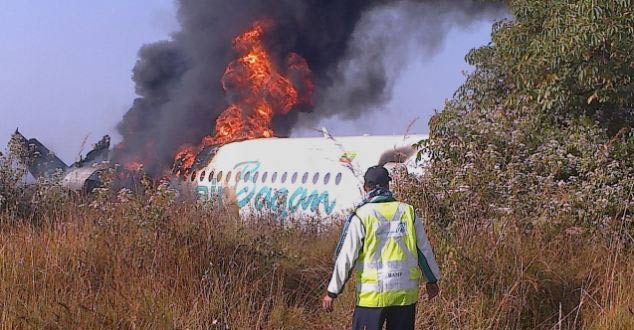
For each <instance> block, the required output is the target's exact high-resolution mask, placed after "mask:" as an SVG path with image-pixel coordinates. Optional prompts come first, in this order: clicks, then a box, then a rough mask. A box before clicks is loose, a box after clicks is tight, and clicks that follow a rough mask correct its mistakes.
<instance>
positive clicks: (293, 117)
mask: <svg viewBox="0 0 634 330" xmlns="http://www.w3.org/2000/svg"><path fill="white" fill-rule="evenodd" d="M177 5H178V20H179V23H180V25H181V30H180V31H178V32H176V33H174V34H173V35H172V37H171V39H170V40H168V41H161V42H158V43H153V44H149V45H145V46H143V47H142V48H141V50H140V51H139V60H138V61H137V64H136V65H135V67H134V69H133V80H134V82H135V84H136V93H137V94H138V96H139V97H138V98H137V99H136V100H134V103H133V105H132V107H131V108H130V110H129V111H128V112H127V113H126V114H125V116H124V117H123V120H122V121H121V122H120V123H119V125H118V126H117V129H118V131H119V133H120V134H121V135H122V137H123V142H122V143H121V144H120V145H119V146H117V148H115V160H116V161H118V162H122V163H126V162H133V161H134V162H142V163H143V164H144V166H145V168H146V170H147V171H148V172H149V173H152V174H161V172H162V171H163V170H165V169H166V168H169V167H170V165H171V163H172V162H173V157H174V153H175V151H176V150H177V149H178V148H179V146H182V145H184V144H197V143H198V142H199V141H200V139H201V138H202V137H203V136H205V135H209V134H213V130H214V124H215V119H216V118H217V117H218V115H219V114H220V113H221V112H222V111H223V110H224V109H225V108H226V106H227V100H226V98H225V95H224V92H223V89H222V85H221V79H222V76H223V73H224V70H225V67H226V66H227V64H228V63H229V62H231V61H232V60H233V59H234V58H235V51H234V49H233V48H232V40H233V38H234V37H236V36H237V35H239V34H240V33H242V32H244V31H245V30H247V29H248V28H249V27H250V26H251V24H252V23H253V22H254V21H255V20H259V19H271V20H272V21H273V22H275V25H274V27H273V29H272V30H271V31H269V32H268V33H267V34H266V36H265V40H264V41H265V44H266V47H267V50H268V51H269V52H270V53H271V55H272V56H273V59H274V61H277V62H278V63H281V62H282V61H283V60H284V58H285V56H286V55H287V54H289V53H291V52H294V53H297V54H299V55H301V56H302V57H304V58H305V59H306V61H307V62H308V65H309V66H310V69H311V71H312V74H313V78H314V83H315V93H314V102H315V107H314V109H298V110H301V111H306V110H308V111H311V110H312V111H311V112H310V113H300V112H301V111H291V112H290V113H289V114H287V115H284V116H277V117H275V118H274V120H273V128H274V129H275V132H276V134H278V135H288V134H290V132H291V130H292V129H293V128H296V127H299V126H308V125H311V124H313V123H316V122H317V121H319V120H320V119H323V118H326V117H330V116H339V117H340V118H343V119H355V118H358V117H359V116H360V115H361V114H363V113H365V112H367V111H372V109H376V106H377V105H380V104H382V103H384V102H386V101H387V100H389V97H390V94H391V87H392V84H391V82H392V80H393V77H394V75H395V74H396V73H397V72H398V70H399V64H400V63H403V62H404V60H405V57H406V56H407V55H406V54H408V53H411V51H410V49H411V48H412V47H416V49H417V50H418V52H419V53H420V54H421V55H422V56H425V55H426V54H427V55H428V54H432V53H434V52H435V51H436V50H437V49H438V47H439V45H440V44H441V43H442V41H443V39H444V36H445V34H446V33H447V31H448V30H449V29H450V28H451V27H452V26H455V25H458V26H459V25H465V24H469V23H471V22H474V21H477V20H480V19H483V18H487V17H499V16H500V15H501V14H502V13H503V5H501V4H500V3H492V2H481V1H475V0H452V1H443V0H418V1H416V0H409V1H405V0H401V1H389V0H346V1H341V0H232V1H224V0H179V1H178V2H177ZM388 50H389V52H388ZM387 54H391V55H390V56H387ZM395 54H396V55H395Z"/></svg>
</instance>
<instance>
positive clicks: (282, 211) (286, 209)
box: [196, 161, 337, 217]
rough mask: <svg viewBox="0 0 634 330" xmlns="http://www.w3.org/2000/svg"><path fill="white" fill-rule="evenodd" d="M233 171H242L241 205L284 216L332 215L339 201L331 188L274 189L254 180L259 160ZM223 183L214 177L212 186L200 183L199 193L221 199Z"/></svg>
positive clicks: (238, 182) (237, 190) (238, 183)
mask: <svg viewBox="0 0 634 330" xmlns="http://www.w3.org/2000/svg"><path fill="white" fill-rule="evenodd" d="M233 171H234V173H240V177H239V178H238V179H237V180H235V179H234V180H232V181H234V182H235V185H234V187H233V188H234V191H235V195H236V203H237V205H238V207H240V208H243V207H248V206H249V205H252V206H253V208H254V209H256V210H258V211H270V212H273V213H275V214H278V215H280V216H282V217H286V216H288V215H290V214H294V213H296V212H299V211H300V210H301V211H304V212H313V213H317V212H322V213H325V214H326V215H330V214H332V212H333V211H334V209H335V205H336V204H337V201H336V199H332V200H331V196H330V193H329V192H328V191H319V190H318V189H316V188H314V189H312V190H310V189H309V188H307V187H304V186H299V187H293V188H292V191H290V190H289V189H288V188H285V187H282V188H278V189H275V188H273V187H272V186H270V185H269V184H266V183H261V182H257V180H253V175H254V174H255V173H258V171H260V162H259V161H247V162H241V163H238V164H236V165H235V166H234V167H233ZM222 183H223V182H217V180H216V179H215V178H214V179H213V180H212V181H211V182H210V183H209V185H199V186H198V187H197V188H196V192H197V193H198V196H199V197H200V198H204V199H208V200H212V201H213V200H216V199H218V200H222V193H223V185H222Z"/></svg>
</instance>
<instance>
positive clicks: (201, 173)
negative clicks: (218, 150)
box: [200, 171, 207, 181]
mask: <svg viewBox="0 0 634 330" xmlns="http://www.w3.org/2000/svg"><path fill="white" fill-rule="evenodd" d="M205 174H207V172H205V171H202V172H200V181H203V180H205Z"/></svg>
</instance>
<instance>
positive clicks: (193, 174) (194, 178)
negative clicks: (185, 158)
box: [191, 171, 197, 182]
mask: <svg viewBox="0 0 634 330" xmlns="http://www.w3.org/2000/svg"><path fill="white" fill-rule="evenodd" d="M196 174H197V173H196V171H194V172H192V177H191V179H192V182H194V181H196Z"/></svg>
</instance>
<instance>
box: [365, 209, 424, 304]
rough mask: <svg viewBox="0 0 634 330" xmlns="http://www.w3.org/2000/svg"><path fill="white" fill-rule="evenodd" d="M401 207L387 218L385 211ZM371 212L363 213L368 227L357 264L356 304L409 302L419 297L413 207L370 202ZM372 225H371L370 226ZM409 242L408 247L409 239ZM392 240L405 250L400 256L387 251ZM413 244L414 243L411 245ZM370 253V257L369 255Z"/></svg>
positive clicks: (401, 249) (418, 271)
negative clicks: (365, 244) (395, 206)
mask: <svg viewBox="0 0 634 330" xmlns="http://www.w3.org/2000/svg"><path fill="white" fill-rule="evenodd" d="M394 204H397V205H398V207H397V208H396V211H395V212H394V214H393V215H392V217H391V220H388V219H387V218H386V215H385V214H384V213H382V212H381V211H380V210H383V211H384V212H389V213H391V212H390V211H391V210H392V209H393V206H394ZM367 208H371V210H369V211H370V212H368V213H366V212H363V213H364V214H365V216H363V215H362V217H363V219H361V221H362V222H363V223H364V226H367V227H366V235H372V236H371V237H368V236H366V242H367V243H369V245H371V246H365V247H364V251H363V253H362V255H363V258H359V260H357V263H356V265H355V268H356V271H357V305H359V306H365V307H386V306H396V305H409V304H412V303H415V302H416V300H417V298H418V281H419V278H420V270H419V268H418V259H417V257H416V255H415V254H416V234H415V230H414V219H413V209H412V208H411V206H409V205H407V204H404V203H398V202H390V203H377V204H368V205H367V206H365V207H364V209H366V210H367ZM370 227H372V228H371V229H370ZM408 241H409V242H410V246H409V247H408V244H407V242H408ZM391 242H393V243H392V252H394V251H395V250H394V245H396V247H398V250H400V251H402V254H399V255H400V258H399V259H398V260H394V255H390V254H389V253H390V252H389V251H388V252H387V253H388V255H385V256H384V254H385V253H386V247H387V246H388V244H390V243H391ZM412 245H413V246H412ZM368 257H369V258H368Z"/></svg>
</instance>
